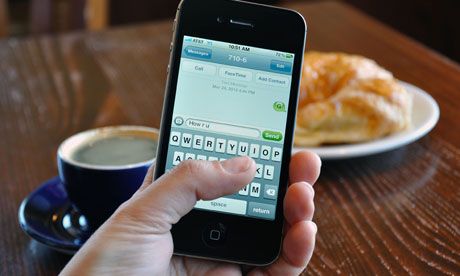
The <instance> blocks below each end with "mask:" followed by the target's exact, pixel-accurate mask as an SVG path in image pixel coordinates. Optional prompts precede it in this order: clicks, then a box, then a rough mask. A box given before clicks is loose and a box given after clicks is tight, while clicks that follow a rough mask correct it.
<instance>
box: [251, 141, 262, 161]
mask: <svg viewBox="0 0 460 276" xmlns="http://www.w3.org/2000/svg"><path fill="white" fill-rule="evenodd" d="M259 151H260V145H258V144H251V147H250V148H249V156H250V157H252V158H259Z"/></svg>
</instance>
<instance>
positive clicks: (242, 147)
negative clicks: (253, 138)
mask: <svg viewBox="0 0 460 276" xmlns="http://www.w3.org/2000/svg"><path fill="white" fill-rule="evenodd" d="M248 150H249V144H248V143H245V142H240V144H239V145H238V155H248Z"/></svg>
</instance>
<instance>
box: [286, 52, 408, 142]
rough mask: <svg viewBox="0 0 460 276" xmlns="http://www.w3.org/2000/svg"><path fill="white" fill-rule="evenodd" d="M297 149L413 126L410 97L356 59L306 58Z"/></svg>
mask: <svg viewBox="0 0 460 276" xmlns="http://www.w3.org/2000/svg"><path fill="white" fill-rule="evenodd" d="M299 99H300V100H299V109H298V113H297V127H296V135H295V139H294V142H295V144H296V145H297V146H317V145H321V144H336V143H355V142H362V141H367V140H372V139H375V138H378V137H382V136H386V135H388V134H391V133H394V132H397V131H400V130H403V129H405V128H407V127H409V126H410V123H411V111H412V98H411V96H410V94H409V93H408V92H407V91H406V90H405V88H404V87H403V86H401V85H400V84H399V83H398V81H397V80H396V79H394V77H393V75H392V74H391V73H390V72H388V71H386V70H385V69H383V68H381V67H380V66H378V65H377V64H376V63H375V62H374V61H372V60H370V59H367V58H364V57H361V56H356V55H346V54H341V53H319V52H311V53H307V54H306V55H305V61H304V68H303V76H302V82H301V86H300V95H299Z"/></svg>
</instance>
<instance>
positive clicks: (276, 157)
mask: <svg viewBox="0 0 460 276" xmlns="http://www.w3.org/2000/svg"><path fill="white" fill-rule="evenodd" d="M281 151H282V149H281V148H273V150H272V160H273V161H278V162H280V161H281Z"/></svg>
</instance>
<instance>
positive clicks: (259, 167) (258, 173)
mask: <svg viewBox="0 0 460 276" xmlns="http://www.w3.org/2000/svg"><path fill="white" fill-rule="evenodd" d="M263 168H264V165H262V164H256V175H255V177H256V178H262V173H263V171H262V170H263Z"/></svg>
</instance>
